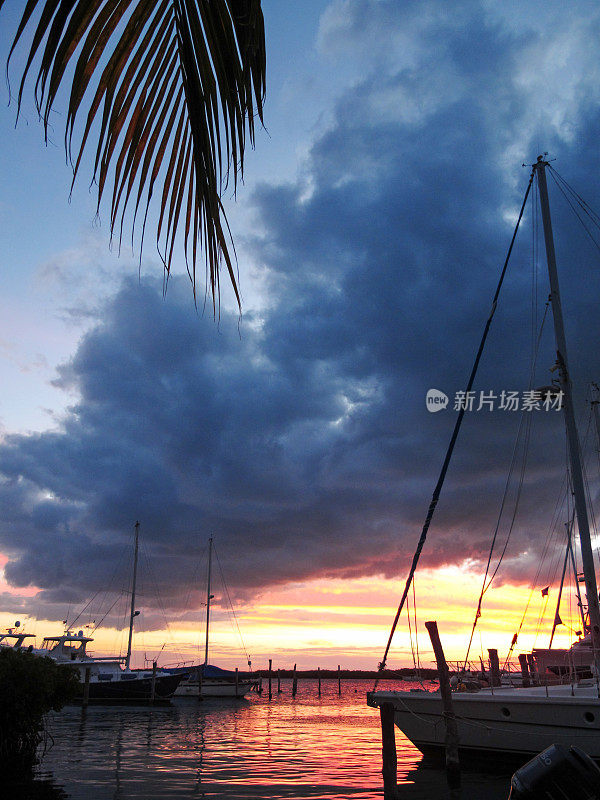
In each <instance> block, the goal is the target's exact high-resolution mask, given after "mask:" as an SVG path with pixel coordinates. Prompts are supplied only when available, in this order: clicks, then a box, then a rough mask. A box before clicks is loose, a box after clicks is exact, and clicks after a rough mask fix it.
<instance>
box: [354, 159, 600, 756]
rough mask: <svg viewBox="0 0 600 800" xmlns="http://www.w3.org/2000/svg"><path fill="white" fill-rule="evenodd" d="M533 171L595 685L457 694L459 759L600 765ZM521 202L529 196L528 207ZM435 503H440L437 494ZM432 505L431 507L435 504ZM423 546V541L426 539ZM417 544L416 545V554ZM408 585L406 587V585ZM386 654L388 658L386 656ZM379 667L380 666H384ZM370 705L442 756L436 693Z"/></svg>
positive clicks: (598, 718) (561, 354)
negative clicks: (576, 754)
mask: <svg viewBox="0 0 600 800" xmlns="http://www.w3.org/2000/svg"><path fill="white" fill-rule="evenodd" d="M532 166H533V169H532V173H531V179H530V184H529V186H531V182H532V180H533V178H534V176H537V180H538V187H539V197H540V206H541V213H542V221H543V229H544V241H545V248H546V258H547V263H548V272H549V277H550V290H551V294H550V298H551V306H552V314H553V318H554V333H555V340H556V350H557V359H558V372H559V379H560V389H561V391H562V392H563V412H564V419H565V427H566V433H567V441H568V450H569V461H570V471H571V480H572V486H573V494H574V500H575V515H576V519H577V527H578V534H579V540H580V546H581V555H582V563H583V573H584V579H585V589H586V594H587V602H588V624H589V635H590V641H591V656H592V657H591V659H590V660H591V674H592V676H593V677H592V678H591V679H590V680H587V681H579V682H575V681H574V682H573V683H571V684H570V685H566V684H562V685H554V686H552V685H546V686H531V687H516V688H514V687H506V688H505V687H497V688H496V687H493V686H492V687H490V688H488V689H481V690H480V691H478V692H474V693H470V692H464V693H458V692H457V693H454V694H453V696H452V700H453V707H454V713H455V715H456V720H457V726H458V737H459V753H462V754H463V755H464V754H467V755H473V754H481V755H484V754H485V755H486V756H490V755H493V756H501V757H509V756H519V757H523V760H525V758H527V757H531V756H532V755H535V754H537V753H540V752H541V751H543V750H544V749H546V748H547V747H548V746H550V745H551V744H562V745H565V746H567V747H569V746H571V745H576V746H577V747H579V748H581V749H582V750H584V751H585V752H586V753H588V754H589V755H590V756H591V757H592V758H594V759H597V760H600V687H599V682H598V681H599V677H600V668H599V666H600V664H599V661H600V658H599V656H600V607H599V604H598V590H597V586H596V575H595V571H594V561H593V554H592V545H591V537H590V527H589V518H588V509H587V505H586V495H585V486H584V478H583V470H582V457H581V452H580V445H579V439H578V434H577V427H576V423H575V414H574V407H573V397H572V389H571V380H570V376H569V369H568V358H567V347H566V341H565V332H564V323H563V315H562V308H561V301H560V292H559V283H558V274H557V269H556V257H555V251H554V239H553V233H552V222H551V218H550V206H549V201H548V188H547V182H546V167H547V166H548V162H547V161H546V160H545V159H544V157H543V156H539V157H538V159H537V163H536V164H534V165H532ZM528 192H529V187H528ZM526 199H527V194H526V196H525V201H526ZM525 201H524V203H523V207H524V205H525ZM515 234H516V231H515ZM513 241H514V237H513ZM511 247H512V245H511ZM509 253H510V251H509ZM505 266H506V265H505ZM446 465H447V464H446V463H445V466H446ZM438 486H439V483H438ZM436 492H438V487H436ZM438 496H439V492H438ZM434 499H435V500H436V502H437V498H436V497H435V494H434ZM432 505H433V507H435V505H434V504H433V502H432ZM432 513H433V511H432V507H431V506H430V513H429V515H428V520H427V522H426V527H425V528H424V532H426V530H427V527H428V522H429V520H430V518H431V515H432ZM422 541H424V535H423V534H422ZM422 541H421V542H420V546H421V547H422ZM419 552H420V550H418V551H417V554H416V557H415V559H416V560H418V554H419ZM416 560H413V568H412V570H413V571H414V568H415V567H416ZM411 575H412V572H411ZM409 580H410V579H409ZM408 585H409V581H407V586H408ZM406 591H407V589H405V594H406ZM401 607H402V604H401V606H400V608H401ZM399 613H400V609H399V611H398V614H399ZM397 619H398V615H397V617H396V620H397ZM390 639H391V636H390ZM388 650H389V642H388ZM388 650H386V655H387V652H388ZM384 663H385V658H384V661H383V662H382V664H384ZM367 703H368V704H369V705H370V706H372V707H380V706H382V705H383V704H384V703H389V704H391V705H392V707H393V709H394V722H395V724H396V725H397V727H398V728H400V730H401V731H402V732H403V733H404V734H405V735H406V736H407V737H408V738H409V739H410V740H411V741H412V743H413V744H414V745H415V746H416V747H417V748H418V749H419V750H421V752H423V753H425V754H428V753H439V752H440V751H442V750H443V749H444V746H445V725H444V721H443V710H442V699H441V694H440V692H439V691H438V692H433V693H430V692H427V691H425V690H423V691H421V690H417V691H411V692H399V691H373V692H370V693H369V694H368V695H367Z"/></svg>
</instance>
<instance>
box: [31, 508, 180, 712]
mask: <svg viewBox="0 0 600 800" xmlns="http://www.w3.org/2000/svg"><path fill="white" fill-rule="evenodd" d="M139 529H140V524H139V522H136V523H135V546H134V556H133V577H132V583H131V607H130V612H129V636H128V642H127V653H126V655H125V656H124V657H121V656H107V657H103V656H92V655H90V654H89V653H88V652H87V646H88V644H90V642H93V641H94V640H93V638H91V637H90V636H84V634H83V631H78V632H77V633H74V632H73V631H71V630H68V629H67V630H66V631H65V632H64V633H62V634H60V635H58V636H46V637H45V638H44V639H43V641H42V646H41V648H39V649H36V650H33V649H32V650H31V652H33V654H34V655H39V656H47V657H49V658H51V659H53V660H54V661H56V662H58V663H59V664H68V665H69V666H71V667H73V668H74V669H76V670H77V673H78V677H79V689H80V692H79V693H80V696H83V694H84V687H85V684H86V682H87V684H88V689H87V693H88V697H89V700H90V702H105V703H116V702H122V703H133V702H150V701H156V702H159V701H167V700H169V699H170V698H171V697H172V696H173V693H174V692H175V690H176V689H177V687H178V685H179V683H180V682H181V681H182V679H183V677H184V676H183V675H173V674H171V673H169V672H166V671H165V670H162V669H155V668H152V669H150V670H147V669H146V670H136V669H131V653H132V644H133V626H134V619H135V618H136V616H138V614H139V612H138V611H136V610H135V597H136V582H137V561H138V550H139ZM19 635H20V636H23V634H19ZM86 673H87V677H86Z"/></svg>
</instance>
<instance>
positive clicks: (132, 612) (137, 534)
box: [125, 522, 140, 669]
mask: <svg viewBox="0 0 600 800" xmlns="http://www.w3.org/2000/svg"><path fill="white" fill-rule="evenodd" d="M139 544H140V523H139V522H136V523H135V547H134V550H133V580H132V582H131V610H130V612H129V641H128V642H127V656H126V658H125V669H129V662H130V661H131V642H132V639H133V618H134V617H135V584H136V580H137V562H138V549H139Z"/></svg>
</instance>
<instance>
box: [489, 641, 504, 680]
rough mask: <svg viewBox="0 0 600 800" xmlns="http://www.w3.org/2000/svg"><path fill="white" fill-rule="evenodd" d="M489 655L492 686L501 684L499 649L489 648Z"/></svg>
mask: <svg viewBox="0 0 600 800" xmlns="http://www.w3.org/2000/svg"><path fill="white" fill-rule="evenodd" d="M488 656H489V657H490V678H491V681H492V686H500V683H501V681H500V660H499V658H498V651H497V650H494V649H491V650H488Z"/></svg>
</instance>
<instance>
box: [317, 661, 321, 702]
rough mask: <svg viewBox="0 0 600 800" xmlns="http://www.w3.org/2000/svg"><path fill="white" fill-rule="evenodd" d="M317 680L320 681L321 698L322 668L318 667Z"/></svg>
mask: <svg viewBox="0 0 600 800" xmlns="http://www.w3.org/2000/svg"><path fill="white" fill-rule="evenodd" d="M317 678H318V681H319V697H321V667H317Z"/></svg>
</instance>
